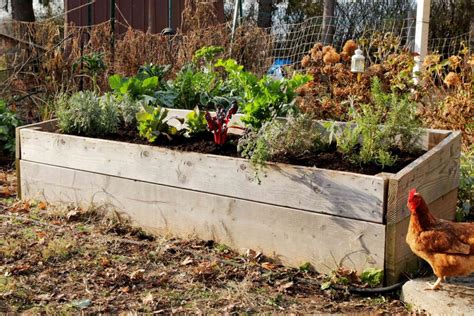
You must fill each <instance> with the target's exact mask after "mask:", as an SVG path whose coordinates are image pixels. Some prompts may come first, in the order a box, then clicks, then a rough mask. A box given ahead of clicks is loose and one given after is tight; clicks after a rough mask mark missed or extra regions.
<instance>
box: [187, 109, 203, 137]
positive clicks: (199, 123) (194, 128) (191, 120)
mask: <svg viewBox="0 0 474 316" xmlns="http://www.w3.org/2000/svg"><path fill="white" fill-rule="evenodd" d="M186 126H187V127H186V129H187V134H188V136H194V135H198V134H200V133H203V132H206V131H207V128H206V127H207V120H206V115H205V114H204V112H202V111H200V110H199V107H197V106H196V107H195V108H194V110H193V111H192V112H189V113H188V115H186Z"/></svg>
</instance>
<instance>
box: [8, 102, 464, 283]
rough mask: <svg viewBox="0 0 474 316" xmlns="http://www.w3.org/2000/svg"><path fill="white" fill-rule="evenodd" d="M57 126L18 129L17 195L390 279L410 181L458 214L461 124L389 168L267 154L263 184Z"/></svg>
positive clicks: (446, 211)
mask: <svg viewBox="0 0 474 316" xmlns="http://www.w3.org/2000/svg"><path fill="white" fill-rule="evenodd" d="M186 113H187V111H183V110H174V111H171V113H170V115H180V116H183V115H185V114H186ZM236 119H238V117H237V118H236ZM55 130H56V122H55V121H48V122H43V123H39V124H34V125H29V126H25V127H22V128H18V129H17V167H18V176H19V181H18V183H19V185H20V191H19V192H20V196H21V198H23V199H36V200H46V201H49V202H66V203H77V204H79V205H82V206H89V205H90V204H91V203H93V204H95V205H106V206H109V207H111V208H114V209H116V210H118V211H120V212H122V213H123V214H126V215H127V216H128V217H129V218H130V219H131V220H132V221H133V222H135V223H136V224H138V225H140V226H142V227H143V228H145V229H147V230H148V231H151V232H155V233H171V234H173V235H176V236H181V237H187V236H190V235H192V236H196V237H199V238H202V239H213V240H216V241H217V242H219V243H224V244H226V245H229V246H230V247H232V248H234V249H237V250H242V249H244V248H251V249H255V250H260V251H262V252H263V253H265V254H266V255H269V256H271V257H274V258H276V259H277V260H279V261H281V262H282V263H284V264H288V265H293V266H299V265H301V264H302V263H304V262H310V263H311V264H313V266H314V267H315V268H316V269H317V270H318V271H322V272H328V271H329V270H331V269H334V268H335V267H336V265H338V264H341V265H343V266H346V267H349V268H355V269H357V270H358V271H362V270H363V269H364V268H366V267H379V268H382V267H384V268H385V271H386V280H387V283H393V282H394V281H396V280H397V279H398V277H399V275H400V273H401V272H402V271H404V270H406V269H408V268H409V267H410V265H413V263H416V259H415V257H414V256H413V254H412V253H411V251H410V250H409V248H408V246H407V245H406V244H405V235H406V230H407V227H408V226H407V225H408V216H409V213H408V211H407V208H406V206H405V204H406V197H407V194H408V191H409V189H411V188H413V187H416V188H417V190H418V191H419V192H421V193H422V194H423V196H424V197H425V199H426V201H427V202H428V203H429V204H430V207H431V208H432V210H433V213H434V214H435V215H437V216H440V217H443V218H447V219H452V218H453V217H454V214H455V204H456V195H457V187H458V180H459V156H460V137H461V135H460V133H459V132H450V131H440V130H426V131H425V134H424V136H423V137H422V140H421V146H422V147H424V148H425V149H429V150H428V151H427V152H426V153H425V154H424V155H423V156H421V157H419V158H418V159H417V160H416V161H414V162H413V163H411V164H410V165H408V166H407V167H405V168H404V169H403V170H401V171H400V172H398V173H396V174H388V173H382V174H379V175H375V176H368V175H361V174H356V173H351V172H341V171H332V170H326V169H318V168H314V167H311V168H310V167H301V166H293V165H287V164H275V163H270V164H268V166H267V168H266V172H265V176H263V177H261V184H259V183H258V182H257V181H255V179H254V176H255V171H254V169H253V168H252V166H251V165H250V163H249V161H248V160H245V159H241V158H232V157H225V156H216V155H209V154H200V153H194V152H179V151H174V150H170V149H165V148H160V147H156V146H148V145H139V144H130V143H123V142H117V141H109V140H103V139H94V138H87V137H79V136H72V135H64V134H59V133H56V132H55Z"/></svg>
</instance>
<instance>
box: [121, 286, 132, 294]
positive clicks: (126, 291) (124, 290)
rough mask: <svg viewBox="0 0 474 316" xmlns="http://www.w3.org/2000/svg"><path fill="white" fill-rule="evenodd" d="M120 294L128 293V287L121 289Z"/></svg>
mask: <svg viewBox="0 0 474 316" xmlns="http://www.w3.org/2000/svg"><path fill="white" fill-rule="evenodd" d="M120 292H123V293H128V292H130V287H128V286H124V287H121V288H120Z"/></svg>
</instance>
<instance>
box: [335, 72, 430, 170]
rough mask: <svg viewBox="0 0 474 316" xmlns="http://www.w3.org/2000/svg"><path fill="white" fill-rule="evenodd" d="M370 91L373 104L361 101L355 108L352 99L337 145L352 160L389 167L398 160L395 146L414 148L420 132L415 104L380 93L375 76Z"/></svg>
mask: <svg viewBox="0 0 474 316" xmlns="http://www.w3.org/2000/svg"><path fill="white" fill-rule="evenodd" d="M371 91H372V98H373V104H362V105H360V109H359V110H358V111H357V110H356V109H355V107H354V104H353V102H351V108H350V111H349V115H350V118H351V120H350V121H349V123H348V124H347V125H346V127H345V128H344V129H343V131H342V133H341V134H340V135H338V136H336V140H337V147H338V150H339V151H340V152H341V153H343V154H345V155H347V156H348V157H349V159H351V160H352V161H353V162H355V163H360V164H368V163H371V162H375V163H378V164H380V165H381V166H382V167H385V166H392V165H394V164H395V163H396V162H397V159H398V157H397V156H395V155H393V154H392V152H391V151H392V150H393V149H394V148H399V149H400V150H403V151H412V150H413V149H414V148H415V143H416V141H417V139H418V136H419V134H420V132H421V130H420V126H421V123H420V122H419V120H418V119H417V118H416V104H415V103H414V102H412V101H410V99H409V98H408V96H407V95H402V96H399V95H397V94H396V93H394V92H392V93H388V94H387V93H383V92H382V90H381V87H380V81H379V80H378V79H377V78H375V79H374V80H373V81H372V89H371ZM351 101H353V100H351ZM382 124H383V125H382Z"/></svg>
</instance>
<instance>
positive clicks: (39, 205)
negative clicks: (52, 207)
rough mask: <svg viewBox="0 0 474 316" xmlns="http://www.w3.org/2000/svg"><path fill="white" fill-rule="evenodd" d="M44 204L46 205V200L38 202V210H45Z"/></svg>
mask: <svg viewBox="0 0 474 316" xmlns="http://www.w3.org/2000/svg"><path fill="white" fill-rule="evenodd" d="M46 206H47V205H46V202H44V201H41V202H39V203H38V208H39V209H40V210H45V209H46Z"/></svg>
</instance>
